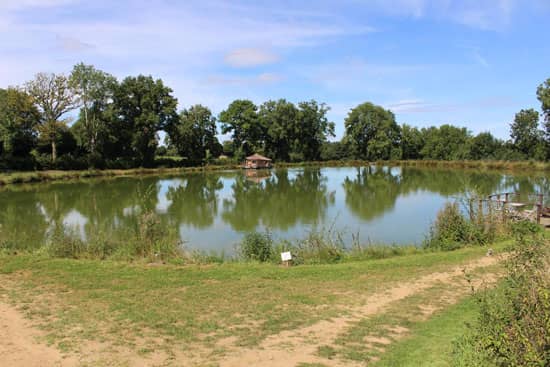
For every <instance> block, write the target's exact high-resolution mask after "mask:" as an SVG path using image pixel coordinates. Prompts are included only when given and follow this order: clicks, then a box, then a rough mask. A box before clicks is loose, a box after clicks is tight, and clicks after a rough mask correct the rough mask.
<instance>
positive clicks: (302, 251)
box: [292, 230, 345, 264]
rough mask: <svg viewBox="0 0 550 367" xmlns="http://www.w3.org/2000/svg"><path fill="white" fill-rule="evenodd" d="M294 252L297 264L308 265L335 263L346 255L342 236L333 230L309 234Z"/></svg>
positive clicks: (315, 231)
mask: <svg viewBox="0 0 550 367" xmlns="http://www.w3.org/2000/svg"><path fill="white" fill-rule="evenodd" d="M292 251H294V259H295V261H294V262H295V263H306V264H327V263H335V262H338V261H340V260H342V259H343V258H344V255H345V248H344V241H343V239H342V234H341V233H340V232H333V231H331V230H327V231H317V230H313V231H311V232H309V233H308V235H307V237H306V238H304V239H303V240H301V241H298V243H297V245H296V247H295V248H294V249H293V250H292Z"/></svg>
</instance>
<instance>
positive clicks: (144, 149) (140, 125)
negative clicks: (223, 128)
mask: <svg viewBox="0 0 550 367" xmlns="http://www.w3.org/2000/svg"><path fill="white" fill-rule="evenodd" d="M177 104H178V101H177V99H176V98H174V97H173V96H172V89H170V88H168V87H166V86H164V84H163V82H162V80H160V79H157V80H154V79H153V78H152V77H151V76H143V75H139V76H137V77H127V78H126V79H124V81H123V82H122V83H121V84H120V85H119V86H118V87H117V88H115V93H114V94H113V104H112V110H111V114H112V116H113V119H114V121H113V124H114V130H115V132H114V133H115V134H116V136H115V139H116V142H117V145H119V152H118V154H120V155H121V156H123V157H126V158H132V159H133V160H134V162H135V164H138V165H142V166H151V165H152V164H153V161H154V157H155V151H156V148H157V145H158V140H157V132H158V131H159V130H163V129H166V130H170V129H171V126H172V125H173V124H174V123H176V122H177V118H178V116H177V111H176V108H177Z"/></svg>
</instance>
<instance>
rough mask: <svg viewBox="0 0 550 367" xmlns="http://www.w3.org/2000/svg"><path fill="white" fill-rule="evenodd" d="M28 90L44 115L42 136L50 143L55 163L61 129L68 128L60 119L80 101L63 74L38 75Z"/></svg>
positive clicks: (28, 85) (27, 85)
mask: <svg viewBox="0 0 550 367" xmlns="http://www.w3.org/2000/svg"><path fill="white" fill-rule="evenodd" d="M26 90H27V93H29V94H30V95H31V96H32V98H33V100H34V103H35V104H36V106H37V107H38V109H39V111H40V113H41V114H42V118H41V120H40V122H41V127H40V134H41V135H42V136H43V137H44V138H45V139H46V140H47V141H48V142H49V143H50V146H51V156H52V161H53V162H55V160H56V158H57V150H56V142H57V140H58V139H59V137H60V136H59V128H60V127H61V126H66V120H60V118H61V117H62V116H63V115H65V114H66V113H67V112H69V111H72V110H74V109H75V108H77V107H78V99H77V98H76V95H75V94H74V91H73V89H72V88H71V86H70V85H69V79H68V78H67V77H66V76H65V75H62V74H53V73H52V74H47V73H38V74H36V76H35V78H34V80H31V81H29V82H27V84H26Z"/></svg>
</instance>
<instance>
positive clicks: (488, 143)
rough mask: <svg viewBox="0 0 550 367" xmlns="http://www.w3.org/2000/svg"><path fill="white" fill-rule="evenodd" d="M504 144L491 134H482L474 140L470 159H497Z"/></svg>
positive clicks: (471, 145)
mask: <svg viewBox="0 0 550 367" xmlns="http://www.w3.org/2000/svg"><path fill="white" fill-rule="evenodd" d="M501 148H502V142H501V141H500V140H498V139H497V138H495V137H494V136H493V135H492V134H491V133H490V132H488V131H487V132H482V133H479V134H477V135H476V136H475V137H473V138H472V140H471V144H470V155H469V159H474V160H480V159H495V158H496V154H497V152H498V150H499V149H501Z"/></svg>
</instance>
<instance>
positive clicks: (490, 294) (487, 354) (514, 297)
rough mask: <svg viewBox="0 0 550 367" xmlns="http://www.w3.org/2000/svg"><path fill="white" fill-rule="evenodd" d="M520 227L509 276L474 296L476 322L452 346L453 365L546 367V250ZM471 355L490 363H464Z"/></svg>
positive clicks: (549, 289) (549, 326)
mask: <svg viewBox="0 0 550 367" xmlns="http://www.w3.org/2000/svg"><path fill="white" fill-rule="evenodd" d="M520 226H521V227H523V228H522V230H521V231H520V232H518V233H517V234H518V240H517V241H516V245H515V246H514V248H513V252H512V255H511V257H510V258H509V260H508V261H507V264H506V267H507V276H506V277H505V279H504V280H503V281H502V282H501V284H500V286H499V287H498V288H497V289H496V290H492V291H484V292H480V293H479V294H478V300H479V303H480V310H481V311H480V315H479V319H478V321H477V323H476V324H475V325H474V326H473V327H472V328H471V330H470V332H469V334H468V335H466V336H465V337H464V338H462V339H461V341H460V342H459V343H457V344H456V346H455V365H456V366H466V365H468V366H470V365H474V366H475V365H484V366H487V365H495V366H541V367H542V366H549V365H550V250H549V247H548V243H547V241H545V240H543V238H542V236H537V235H536V234H535V235H533V234H531V235H529V234H528V235H525V232H524V231H523V230H524V229H525V228H524V227H525V225H520ZM475 354H478V355H479V356H483V359H484V360H485V361H487V360H488V361H489V363H483V360H481V361H480V362H479V363H478V364H474V363H469V364H468V363H467V362H468V358H472V356H474V355H475ZM465 361H466V362H465Z"/></svg>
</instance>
